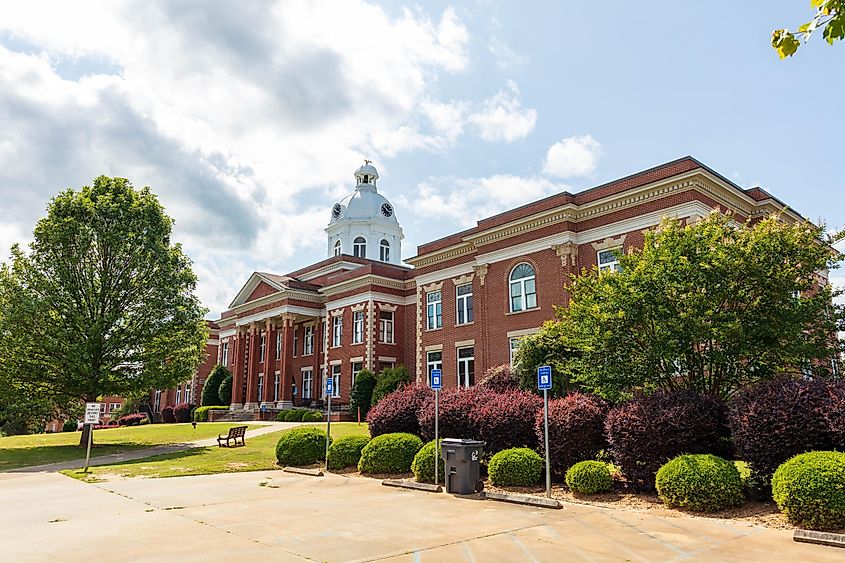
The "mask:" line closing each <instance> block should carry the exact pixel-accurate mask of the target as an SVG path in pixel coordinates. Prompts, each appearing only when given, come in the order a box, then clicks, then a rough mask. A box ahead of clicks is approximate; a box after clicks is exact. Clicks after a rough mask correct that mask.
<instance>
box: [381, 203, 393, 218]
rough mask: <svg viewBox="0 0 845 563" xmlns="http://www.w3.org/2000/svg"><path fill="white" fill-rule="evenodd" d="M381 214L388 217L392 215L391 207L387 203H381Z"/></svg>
mask: <svg viewBox="0 0 845 563" xmlns="http://www.w3.org/2000/svg"><path fill="white" fill-rule="evenodd" d="M381 214H382V215H384V216H385V217H390V216H391V215H393V207H392V206H391V205H390V204H389V203H382V204H381Z"/></svg>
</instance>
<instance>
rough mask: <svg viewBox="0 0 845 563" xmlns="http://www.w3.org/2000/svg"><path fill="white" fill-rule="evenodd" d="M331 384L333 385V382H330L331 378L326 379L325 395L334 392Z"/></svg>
mask: <svg viewBox="0 0 845 563" xmlns="http://www.w3.org/2000/svg"><path fill="white" fill-rule="evenodd" d="M333 384H334V381H332V378H331V377H329V378H326V395H331V394H332V391H333V390H334V389H333Z"/></svg>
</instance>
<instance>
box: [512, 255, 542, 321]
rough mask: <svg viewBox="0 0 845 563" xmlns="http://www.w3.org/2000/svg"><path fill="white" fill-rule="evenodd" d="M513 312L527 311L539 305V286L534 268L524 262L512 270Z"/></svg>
mask: <svg viewBox="0 0 845 563" xmlns="http://www.w3.org/2000/svg"><path fill="white" fill-rule="evenodd" d="M510 294H511V312H512V313H515V312H517V311H525V310H526V309H533V308H534V307H536V306H537V288H536V285H535V277H534V268H532V267H531V265H530V264H526V263H525V262H523V263H522V264H518V265H517V266H516V268H514V269H513V271H512V272H511V279H510Z"/></svg>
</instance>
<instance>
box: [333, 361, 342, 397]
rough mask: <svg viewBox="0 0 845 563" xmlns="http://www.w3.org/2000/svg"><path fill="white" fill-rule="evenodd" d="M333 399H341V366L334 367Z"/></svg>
mask: <svg viewBox="0 0 845 563" xmlns="http://www.w3.org/2000/svg"><path fill="white" fill-rule="evenodd" d="M332 397H333V398H335V397H340V364H335V365H333V366H332Z"/></svg>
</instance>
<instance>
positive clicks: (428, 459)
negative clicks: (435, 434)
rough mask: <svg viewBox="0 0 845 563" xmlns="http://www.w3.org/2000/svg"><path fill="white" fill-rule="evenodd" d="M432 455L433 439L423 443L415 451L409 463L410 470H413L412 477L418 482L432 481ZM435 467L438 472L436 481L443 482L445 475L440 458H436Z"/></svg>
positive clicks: (433, 449) (433, 453)
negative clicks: (418, 449)
mask: <svg viewBox="0 0 845 563" xmlns="http://www.w3.org/2000/svg"><path fill="white" fill-rule="evenodd" d="M441 447H442V446H441ZM434 456H435V448H434V440H432V441H431V442H429V443H427V444H426V445H424V446H423V447H422V448H421V449H420V451H418V452H417V455H415V456H414V461H413V463H411V471H413V472H414V479H415V480H416V481H417V482H418V483H434V459H435V457H434ZM437 469H438V471H437V473H438V474H439V478H438V483H445V482H446V477H445V472H444V465H443V460H442V459H438V462H437Z"/></svg>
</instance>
